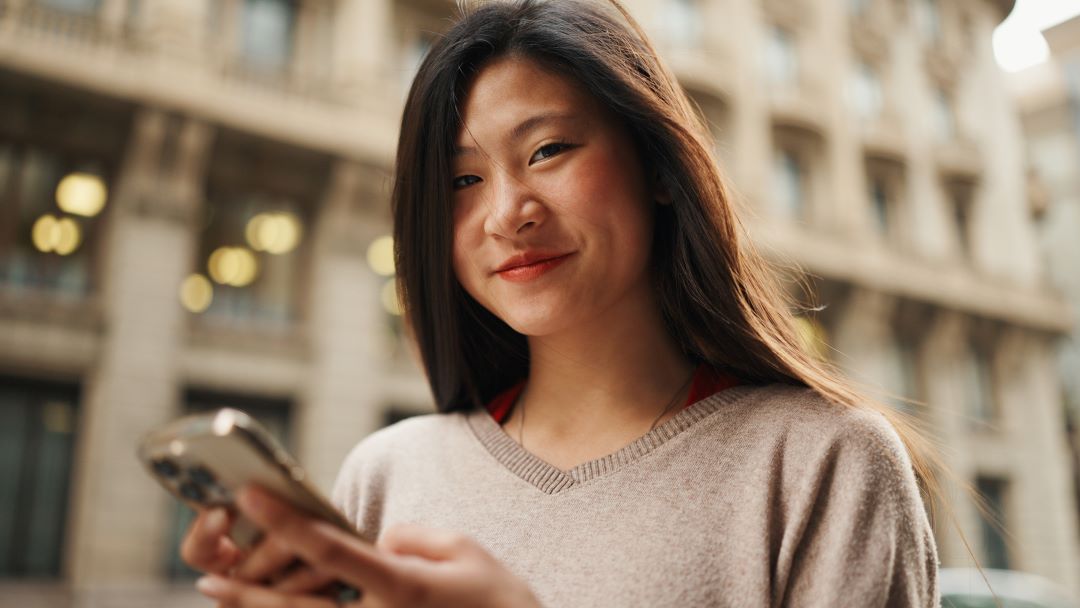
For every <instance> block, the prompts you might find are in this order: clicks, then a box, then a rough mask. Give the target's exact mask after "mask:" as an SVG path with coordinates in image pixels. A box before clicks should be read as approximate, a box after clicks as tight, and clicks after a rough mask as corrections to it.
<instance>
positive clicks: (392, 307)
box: [380, 279, 402, 316]
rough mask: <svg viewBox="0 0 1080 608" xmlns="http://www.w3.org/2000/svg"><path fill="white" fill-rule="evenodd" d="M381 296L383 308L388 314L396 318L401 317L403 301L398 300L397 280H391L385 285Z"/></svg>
mask: <svg viewBox="0 0 1080 608" xmlns="http://www.w3.org/2000/svg"><path fill="white" fill-rule="evenodd" d="M380 296H381V299H382V305H383V308H385V309H386V312H388V313H390V314H392V315H395V316H400V315H401V313H402V310H401V300H399V299H398V293H397V281H396V280H394V279H390V280H389V281H387V282H386V284H385V285H383V288H382V293H381V294H380Z"/></svg>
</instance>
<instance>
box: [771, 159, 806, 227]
mask: <svg viewBox="0 0 1080 608" xmlns="http://www.w3.org/2000/svg"><path fill="white" fill-rule="evenodd" d="M772 174H773V175H772V182H773V183H772V199H773V208H774V210H775V211H776V212H777V213H778V214H779V215H781V216H784V217H789V218H798V217H801V216H802V215H803V211H804V208H805V207H806V177H805V168H804V167H803V163H802V160H801V159H800V158H799V155H798V154H797V153H796V152H795V151H793V150H790V149H781V150H779V151H777V153H776V155H775V156H774V157H773V171H772Z"/></svg>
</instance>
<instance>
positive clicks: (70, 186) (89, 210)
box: [56, 173, 108, 217]
mask: <svg viewBox="0 0 1080 608" xmlns="http://www.w3.org/2000/svg"><path fill="white" fill-rule="evenodd" d="M107 197H108V192H107V190H106V188H105V182H103V181H102V180H101V178H100V177H98V176H96V175H92V174H90V173H70V174H68V175H67V176H65V177H64V179H62V180H60V184H59V185H58V186H56V203H57V204H58V205H60V208H61V209H63V210H64V211H66V212H68V213H70V214H72V215H82V216H85V217H94V216H95V215H97V214H98V213H101V210H102V208H104V207H105V199H106V198H107Z"/></svg>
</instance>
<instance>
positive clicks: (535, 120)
mask: <svg viewBox="0 0 1080 608" xmlns="http://www.w3.org/2000/svg"><path fill="white" fill-rule="evenodd" d="M574 118H575V116H574V115H573V114H565V113H560V112H545V113H543V114H537V115H536V116H531V117H529V118H526V119H525V120H523V121H521V122H520V123H518V125H517V126H516V127H514V128H513V129H510V139H515V140H516V139H521V138H522V137H525V136H526V135H528V134H529V132H530V131H533V130H535V129H537V128H539V127H541V126H543V125H544V124H547V123H550V122H558V121H560V120H573V119H574ZM461 154H476V148H474V147H472V146H454V156H458V155H461Z"/></svg>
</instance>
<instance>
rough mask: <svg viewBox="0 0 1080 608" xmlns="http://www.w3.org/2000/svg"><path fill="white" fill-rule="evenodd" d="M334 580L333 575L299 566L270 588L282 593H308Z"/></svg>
mask: <svg viewBox="0 0 1080 608" xmlns="http://www.w3.org/2000/svg"><path fill="white" fill-rule="evenodd" d="M334 580H336V579H335V578H334V576H333V575H331V574H327V573H325V572H320V571H318V570H314V569H312V568H310V567H308V566H306V565H305V566H300V567H299V568H297V569H295V570H293V571H292V572H290V573H288V574H286V575H285V576H283V577H282V578H281V579H280V580H278V581H276V582H274V584H272V585H271V586H270V587H271V588H272V589H274V590H276V591H281V592H282V593H309V592H311V591H316V590H319V589H323V588H324V587H326V586H327V585H329V584H330V583H332V582H334Z"/></svg>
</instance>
